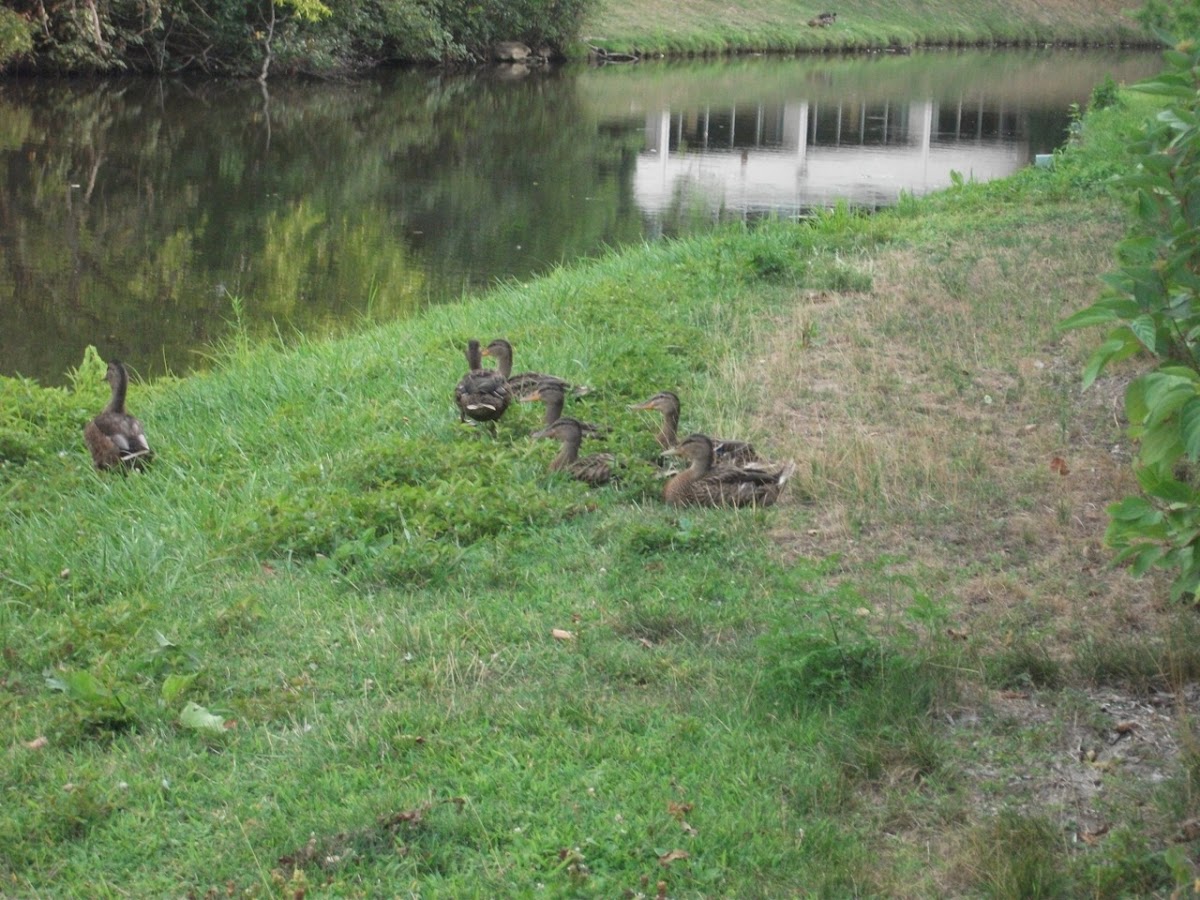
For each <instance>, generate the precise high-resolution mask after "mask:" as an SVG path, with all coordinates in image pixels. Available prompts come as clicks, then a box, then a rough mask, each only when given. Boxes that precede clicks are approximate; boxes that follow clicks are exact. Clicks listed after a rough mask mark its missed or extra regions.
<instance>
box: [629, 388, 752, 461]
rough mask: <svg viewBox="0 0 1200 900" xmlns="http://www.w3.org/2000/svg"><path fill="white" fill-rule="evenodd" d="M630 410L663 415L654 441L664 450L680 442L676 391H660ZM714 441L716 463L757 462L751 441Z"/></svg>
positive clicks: (717, 439)
mask: <svg viewBox="0 0 1200 900" xmlns="http://www.w3.org/2000/svg"><path fill="white" fill-rule="evenodd" d="M629 408H630V409H654V410H658V411H659V412H660V413H662V419H663V420H662V427H661V428H659V431H658V434H656V435H655V436H654V439H655V440H656V441H658V445H659V446H660V447H662V448H663V450H670V449H671V448H672V447H674V446H675V445H676V444H677V443H678V441H679V437H678V433H679V395H677V394H676V393H675V392H674V391H659V392H658V393H657V394H655V395H654V396H653V397H651V398H650V399H649V400H643V401H642V402H641V403H635V404H634V405H633V406H631V407H629ZM709 440H710V441H712V445H713V453H714V454H715V456H714V461H715V462H720V463H733V464H742V463H748V462H756V461H757V460H758V453H757V452H756V451H755V449H754V447H753V445H751V444H750V442H749V441H730V440H725V439H723V438H709Z"/></svg>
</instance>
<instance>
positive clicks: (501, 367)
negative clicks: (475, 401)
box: [491, 345, 512, 380]
mask: <svg viewBox="0 0 1200 900" xmlns="http://www.w3.org/2000/svg"><path fill="white" fill-rule="evenodd" d="M491 355H492V356H494V357H496V370H497V371H498V372H499V373H500V374H501V375H503V376H504V378H505V380H507V379H508V377H509V376H510V375H512V350H510V349H509V348H508V347H505V346H503V345H500V346H499V347H497V348H496V350H495V351H492V352H491Z"/></svg>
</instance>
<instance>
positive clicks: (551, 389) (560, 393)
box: [517, 378, 604, 435]
mask: <svg viewBox="0 0 1200 900" xmlns="http://www.w3.org/2000/svg"><path fill="white" fill-rule="evenodd" d="M566 396H567V389H566V387H565V384H564V383H563V382H562V381H561V380H560V379H557V378H553V379H551V380H547V381H543V382H542V383H541V384H540V385H538V387H536V388H535V389H534V390H533V393H531V394H526V395H525V396H524V397H518V398H517V399H518V400H520V402H522V403H537V402H540V403H541V404H542V405H543V406H545V408H546V412H545V416H544V418H543V419H542V427H543V428H549V427H550V426H551V425H553V424H554V423H555V422H557V421H558V420H559V419H561V418H562V411H563V403H564V402H565V401H566ZM579 425H580V427H581V428H582V429H583V433H584V434H587V435H600V434H603V432H604V429H601V428H598V427H596V426H595V425H591V424H589V423H588V422H580V423H579Z"/></svg>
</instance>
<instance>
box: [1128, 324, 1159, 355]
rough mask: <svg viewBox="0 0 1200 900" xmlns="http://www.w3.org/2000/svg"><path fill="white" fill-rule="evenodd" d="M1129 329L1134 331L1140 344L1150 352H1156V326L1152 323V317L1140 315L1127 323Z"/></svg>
mask: <svg viewBox="0 0 1200 900" xmlns="http://www.w3.org/2000/svg"><path fill="white" fill-rule="evenodd" d="M1129 330H1130V331H1132V332H1133V333H1134V335H1135V336H1136V337H1137V339H1138V340H1139V341H1141V342H1142V346H1143V347H1145V348H1146V349H1147V350H1149V351H1150V352H1151V353H1154V352H1156V348H1157V346H1158V328H1157V326H1156V325H1155V324H1154V319H1153V318H1152V317H1150V316H1148V315H1141V316H1138V317H1137V318H1136V319H1134V320H1133V321H1132V322H1130V323H1129Z"/></svg>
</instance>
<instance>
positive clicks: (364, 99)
mask: <svg viewBox="0 0 1200 900" xmlns="http://www.w3.org/2000/svg"><path fill="white" fill-rule="evenodd" d="M1159 63H1160V56H1159V55H1158V54H1157V53H1139V52H1118V51H1063V50H1056V51H1049V50H1046V51H1031V50H1026V51H997V52H981V51H971V52H950V51H945V52H923V53H914V54H911V55H898V54H875V55H870V56H827V55H826V56H806V57H801V58H787V59H781V58H770V57H752V58H741V59H737V60H734V61H724V62H687V63H678V62H676V63H650V64H638V65H627V66H607V67H603V68H589V67H582V66H580V67H568V68H566V69H561V70H557V71H553V72H526V71H523V70H519V69H495V70H491V69H490V70H487V71H478V72H472V73H468V74H457V75H450V74H446V73H438V72H429V71H420V72H412V71H408V72H392V73H387V74H384V75H380V76H379V77H377V78H372V79H370V80H365V81H356V82H353V83H346V84H291V83H283V82H280V83H272V84H270V85H269V86H268V87H267V89H262V88H261V87H260V86H259V85H258V84H257V83H245V82H203V83H193V82H183V81H168V82H157V81H146V80H105V81H100V82H83V81H45V80H23V79H9V80H5V81H2V82H0V158H2V160H3V166H4V168H3V171H4V181H3V185H2V186H0V247H2V248H3V253H4V265H3V266H2V267H0V374H4V375H15V374H21V375H25V376H29V377H33V378H36V379H38V380H39V381H41V382H42V383H44V384H57V383H62V382H64V381H65V379H66V373H67V372H68V370H69V369H70V368H71V367H73V366H76V365H78V364H79V362H80V360H81V359H82V357H83V351H84V348H85V347H86V346H87V345H88V344H95V345H96V346H97V348H98V349H99V350H100V352H101V355H103V356H105V357H106V358H107V357H112V356H116V357H120V358H123V359H125V360H127V361H128V362H129V363H130V364H131V366H132V368H133V369H134V370H135V371H136V373H137V374H138V375H139V376H140V377H142V378H148V377H153V376H155V375H158V374H162V373H164V372H174V373H176V374H182V373H184V372H187V371H189V370H191V369H194V368H197V367H202V366H204V365H205V364H206V362H207V361H208V360H209V359H211V357H212V354H213V349H212V348H213V347H214V345H215V344H217V343H219V341H220V340H221V339H222V337H223V336H224V335H227V334H228V333H229V329H230V328H231V323H232V322H234V321H237V322H239V323H241V326H242V327H243V328H244V329H245V330H247V331H248V332H249V333H251V334H253V335H265V334H273V333H275V332H279V333H282V334H284V335H286V334H289V333H293V332H302V333H305V334H309V335H314V336H315V335H321V334H327V333H331V332H335V331H337V330H339V329H344V328H347V327H350V326H352V325H354V324H355V323H358V322H363V321H382V320H388V319H393V318H396V317H401V316H406V315H410V314H412V313H413V312H414V311H415V310H418V309H420V308H422V307H424V306H426V305H427V304H431V303H438V302H445V301H447V300H453V299H456V298H458V297H460V296H461V295H462V294H463V293H464V292H468V291H475V290H478V289H481V288H484V287H486V286H487V285H489V284H492V283H494V282H495V281H496V280H498V279H514V278H515V279H524V278H528V277H530V276H533V275H536V274H537V273H539V272H543V271H545V270H547V269H548V268H550V267H553V266H556V265H559V264H563V263H570V262H572V261H574V260H577V259H579V258H581V257H586V256H589V255H596V254H598V253H601V252H603V250H604V249H605V248H609V247H615V246H621V245H625V244H628V243H630V242H637V241H642V240H646V239H653V238H657V237H659V236H673V235H679V234H683V233H686V232H689V231H694V230H697V229H703V228H709V227H712V225H713V224H714V223H716V222H720V221H723V220H728V219H739V218H752V217H757V216H762V215H781V216H800V215H804V214H806V213H807V212H808V211H809V210H811V209H813V208H819V207H826V206H830V205H832V204H834V203H835V202H837V201H838V200H842V199H844V200H847V201H848V202H850V203H853V204H856V205H862V206H865V207H869V208H878V207H880V206H884V205H887V204H890V203H893V202H895V200H896V199H897V198H898V197H899V196H900V194H901V192H909V193H912V194H922V193H925V192H927V191H931V190H935V189H938V188H941V187H943V186H945V185H948V184H949V183H950V182H951V177H952V173H959V174H960V175H961V176H962V177H964V178H976V179H979V180H984V179H988V178H995V177H999V176H1004V175H1007V174H1009V173H1011V172H1013V171H1014V170H1016V169H1018V168H1020V167H1021V166H1025V165H1028V164H1029V163H1030V162H1031V161H1032V159H1033V157H1034V155H1035V154H1037V153H1045V152H1049V151H1050V150H1052V149H1053V148H1055V147H1056V146H1058V145H1060V144H1061V143H1062V141H1063V139H1064V137H1065V134H1066V130H1067V127H1068V125H1069V121H1070V119H1069V114H1070V107H1071V105H1072V104H1075V103H1078V104H1084V103H1086V101H1087V99H1088V97H1089V95H1090V93H1091V90H1092V88H1093V87H1094V86H1095V85H1096V84H1098V83H1099V82H1101V81H1102V80H1103V79H1104V77H1105V76H1106V75H1108V76H1111V77H1112V78H1113V79H1114V80H1116V81H1118V82H1129V81H1135V80H1138V79H1140V78H1144V77H1146V76H1148V75H1151V74H1153V73H1154V72H1156V71H1158V70H1159V68H1160V65H1159Z"/></svg>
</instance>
